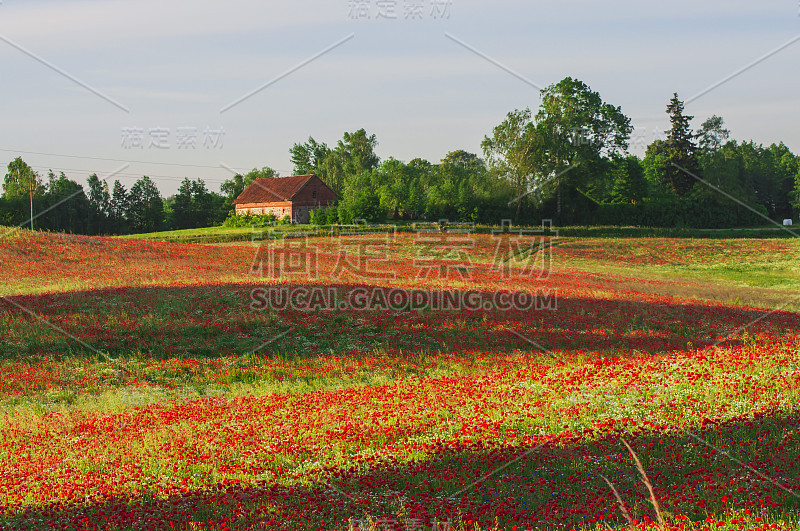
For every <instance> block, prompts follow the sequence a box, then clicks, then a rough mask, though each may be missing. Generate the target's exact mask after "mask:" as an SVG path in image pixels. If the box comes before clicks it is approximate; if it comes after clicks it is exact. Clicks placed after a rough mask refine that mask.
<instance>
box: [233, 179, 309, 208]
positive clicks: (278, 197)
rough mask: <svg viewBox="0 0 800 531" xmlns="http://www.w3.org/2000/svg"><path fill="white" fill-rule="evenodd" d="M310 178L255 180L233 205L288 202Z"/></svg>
mask: <svg viewBox="0 0 800 531" xmlns="http://www.w3.org/2000/svg"><path fill="white" fill-rule="evenodd" d="M312 177H314V175H313V174H312V175H293V176H291V177H272V178H266V177H265V178H262V179H256V180H255V181H253V184H251V185H250V186H248V187H247V188H245V189H244V191H243V192H242V193H241V194H239V197H237V198H236V200H234V202H233V204H234V205H240V204H244V203H274V202H277V201H290V200H291V199H292V197H293V196H294V195H295V194H296V193H297V192H299V191H300V189H301V188H303V186H305V184H306V183H307V182H308V181H309V180H311V178H312Z"/></svg>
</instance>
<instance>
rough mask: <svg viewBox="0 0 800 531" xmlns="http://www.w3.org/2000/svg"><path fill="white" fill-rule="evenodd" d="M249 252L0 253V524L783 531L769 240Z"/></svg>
mask: <svg viewBox="0 0 800 531" xmlns="http://www.w3.org/2000/svg"><path fill="white" fill-rule="evenodd" d="M260 243H261V244H260V245H225V246H213V245H188V244H167V243H159V242H143V241H137V240H132V239H115V238H93V237H75V236H64V235H50V234H41V233H31V232H27V231H20V232H18V233H16V234H14V235H13V236H10V237H6V238H4V239H3V240H0V267H1V268H2V271H3V276H2V280H0V296H2V299H0V375H2V377H1V378H0V411H2V416H0V426H1V428H0V437H2V442H0V528H3V529H120V530H121V529H276V530H277V529H280V530H302V529H313V530H367V529H374V530H385V529H392V530H425V531H427V530H432V529H436V530H444V529H452V530H470V531H472V530H490V529H498V530H517V531H521V530H527V529H566V530H569V529H592V530H595V529H608V528H612V529H645V528H651V529H709V530H711V529H797V528H799V527H800V526H798V515H800V444H799V443H800V405H798V404H800V314H797V313H794V312H790V311H786V309H788V308H793V307H794V306H792V304H793V302H794V301H795V300H796V298H797V296H798V293H800V291H798V290H797V287H798V286H797V284H796V281H795V280H794V276H796V271H793V270H792V269H791V267H792V265H793V264H795V263H797V259H798V254H800V245H797V242H795V241H794V240H770V241H761V240H703V241H700V240H677V239H674V240H670V239H650V240H648V239H640V240H637V239H599V238H598V239H578V238H555V237H551V236H550V235H541V236H539V235H532V236H530V237H529V238H528V239H527V240H525V239H523V240H519V241H517V240H514V238H510V237H508V235H502V234H494V235H492V234H487V235H478V234H468V235H464V234H460V233H458V232H457V231H454V232H452V233H446V234H438V235H428V236H426V238H420V236H419V235H418V234H417V235H414V234H396V235H391V237H389V236H386V235H379V234H373V235H344V236H339V237H322V236H314V237H303V238H297V239H295V240H289V239H280V240H276V241H270V240H269V239H265V240H262V241H261V242H260ZM626 443H627V444H629V445H630V448H631V450H629V449H628V448H627V446H626ZM637 460H638V463H637ZM640 468H641V469H640Z"/></svg>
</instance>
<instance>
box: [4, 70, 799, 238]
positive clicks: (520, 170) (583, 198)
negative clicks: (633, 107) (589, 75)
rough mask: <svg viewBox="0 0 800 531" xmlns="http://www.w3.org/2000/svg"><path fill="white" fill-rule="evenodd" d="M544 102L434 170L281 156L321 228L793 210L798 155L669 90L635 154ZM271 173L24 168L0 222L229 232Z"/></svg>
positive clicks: (351, 149) (10, 177) (550, 94)
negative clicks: (221, 175)
mask: <svg viewBox="0 0 800 531" xmlns="http://www.w3.org/2000/svg"><path fill="white" fill-rule="evenodd" d="M541 96H542V97H541V104H540V106H539V108H538V109H537V111H536V113H535V114H534V113H533V112H532V111H531V110H530V109H522V110H519V109H518V110H514V111H512V112H509V113H508V114H507V115H506V118H505V119H504V120H503V121H502V122H501V123H500V124H498V125H497V126H496V127H494V128H493V130H492V131H491V133H490V134H489V135H487V136H486V137H485V138H484V139H483V141H482V142H481V150H482V153H481V155H482V156H481V155H478V154H474V153H469V152H467V151H464V150H456V151H452V152H450V153H448V154H447V155H445V157H444V158H443V159H442V160H440V161H439V162H438V163H431V162H429V161H427V160H424V159H422V158H415V159H413V160H411V161H409V162H407V163H406V162H403V161H400V160H397V159H395V158H393V157H389V158H388V159H386V160H383V161H381V160H380V158H379V157H378V156H377V154H376V153H375V148H376V147H377V145H378V142H377V138H376V136H375V135H374V134H373V135H370V134H369V133H367V132H366V131H365V130H364V129H360V130H358V131H355V132H345V133H344V135H343V137H342V139H341V140H339V141H338V142H337V143H336V144H335V145H334V146H328V145H327V144H326V143H325V142H321V141H318V140H316V139H314V138H313V137H309V138H308V140H307V141H305V142H298V143H295V144H294V145H293V146H292V148H291V149H290V150H289V153H290V156H291V161H292V164H293V167H294V173H295V174H309V173H314V174H316V175H318V176H319V177H320V178H321V179H322V180H323V181H324V182H325V183H326V184H328V186H330V187H331V188H332V189H333V190H334V191H335V192H336V194H337V195H338V197H339V200H338V202H337V204H336V205H335V207H334V208H329V209H327V210H326V211H325V212H324V213H323V212H320V213H317V214H316V215H314V216H313V218H312V222H313V223H318V224H330V223H350V222H352V221H353V220H354V219H366V220H370V221H385V220H387V219H393V220H439V219H448V220H451V221H471V222H477V223H490V224H496V223H499V222H500V220H502V219H512V220H514V221H515V222H516V223H518V224H538V223H539V222H540V221H541V220H542V219H552V220H554V222H555V223H556V224H558V225H574V224H578V225H640V226H651V227H704V228H726V227H735V226H748V225H759V224H765V223H767V221H768V220H772V221H776V222H780V220H781V219H783V218H792V217H793V215H794V213H796V212H797V211H798V210H800V157H798V156H797V155H795V154H793V153H792V152H791V151H790V150H789V148H788V147H787V146H786V145H785V144H783V143H782V142H781V143H778V144H774V143H773V144H771V145H769V146H766V147H765V146H763V145H761V144H756V143H755V142H753V141H736V140H731V139H730V138H729V137H730V132H729V131H728V130H727V129H725V123H724V120H723V119H722V118H721V117H719V116H711V117H710V118H708V119H707V120H706V121H704V122H703V123H702V124H701V125H700V126H699V128H698V129H697V130H693V129H692V127H691V121H692V120H693V117H692V116H688V115H686V114H685V110H684V105H683V103H682V102H681V101H680V99H679V98H678V95H677V94H674V95H673V97H672V98H671V99H670V101H669V102H668V103H667V105H666V112H667V114H668V116H669V119H670V129H669V130H668V131H665V133H666V137H665V138H664V139H660V140H654V141H653V142H652V143H651V144H650V145H649V146H647V149H646V152H645V155H644V157H643V158H639V157H637V156H636V155H633V154H631V153H630V152H629V142H630V135H631V133H632V130H633V128H632V126H631V120H630V118H628V117H627V116H625V114H624V113H623V112H622V109H621V107H618V106H614V105H611V104H609V103H606V102H605V101H603V100H602V98H601V97H600V95H599V94H598V93H597V92H594V91H592V90H591V88H590V87H588V86H587V85H586V84H585V83H583V82H582V81H580V80H577V79H573V78H570V77H567V78H565V79H563V80H561V81H560V82H558V83H556V84H553V85H550V86H548V87H547V88H545V89H543V90H542V93H541ZM276 176H278V173H277V172H275V171H274V170H272V169H271V168H269V167H264V168H261V169H253V170H252V171H250V172H248V173H246V174H237V175H235V176H234V177H232V178H231V179H228V180H226V181H225V182H224V183H223V184H222V185H221V186H220V190H219V192H213V191H209V190H208V189H207V187H206V185H205V183H204V182H203V181H202V180H201V179H194V180H191V179H189V178H185V179H184V180H183V181H182V183H181V185H180V187H179V189H178V192H177V193H176V194H174V195H172V196H169V197H167V198H164V197H163V196H162V195H161V193H160V192H159V190H158V188H157V186H156V184H155V183H154V182H153V180H152V179H150V178H149V177H147V176H144V177H142V178H141V179H139V180H138V181H136V182H135V183H134V184H133V185H132V186H131V187H130V189H126V188H125V187H124V186H123V185H122V184H121V183H120V182H119V181H114V183H113V184H111V185H110V184H109V183H108V182H106V181H101V180H100V179H99V178H98V177H97V175H92V176H90V177H89V179H88V181H87V190H84V188H83V187H82V186H81V185H80V184H78V183H77V182H75V181H73V180H71V179H69V178H67V177H66V176H65V175H64V174H63V173H60V174H59V175H55V174H54V173H53V172H52V171H50V172H48V175H47V179H46V180H45V179H43V178H42V177H41V176H40V175H39V174H38V173H37V172H35V171H33V170H32V169H31V168H30V167H29V166H28V165H27V164H26V163H25V162H24V161H23V160H22V159H21V158H16V159H15V160H14V161H12V162H11V163H10V164H9V165H8V173H7V174H6V176H5V180H4V183H3V194H2V197H0V225H19V224H23V223H25V222H26V220H28V219H29V218H30V217H31V216H30V212H31V211H33V212H34V214H35V215H36V216H37V217H36V220H35V226H36V227H37V228H42V229H48V230H55V231H64V232H72V233H83V234H128V233H140V232H153V231H158V230H169V229H187V228H196V227H205V226H213V225H219V224H223V223H228V224H235V223H236V222H237V221H238V222H239V223H241V222H242V221H243V220H242V219H240V218H236V217H235V216H234V215H233V200H234V199H235V198H236V197H237V196H238V195H239V194H240V193H241V192H242V191H243V190H244V189H245V188H246V187H247V186H248V185H249V184H251V183H252V182H253V180H255V179H257V178H259V177H276Z"/></svg>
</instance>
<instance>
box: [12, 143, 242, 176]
mask: <svg viewBox="0 0 800 531" xmlns="http://www.w3.org/2000/svg"><path fill="white" fill-rule="evenodd" d="M0 151H6V152H9V153H24V154H25V155H43V156H47V157H67V158H71V159H87V160H103V161H109V162H129V163H131V164H154V165H157V166H182V167H185V168H209V169H214V170H218V169H220V166H205V165H202V164H179V163H177V162H150V161H146V160H129V159H107V158H103V157H86V156H83V155H62V154H59V153H44V152H41V151H23V150H21V149H5V148H0ZM233 169H234V170H241V171H245V172H247V171H250V170H245V169H243V168H233Z"/></svg>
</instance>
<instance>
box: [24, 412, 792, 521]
mask: <svg viewBox="0 0 800 531" xmlns="http://www.w3.org/2000/svg"><path fill="white" fill-rule="evenodd" d="M798 426H800V416H798V414H797V413H793V414H789V415H787V414H779V413H772V414H759V415H756V416H755V417H754V418H739V419H733V420H730V421H727V422H723V423H719V424H715V423H709V424H706V425H705V426H703V427H694V428H692V430H693V431H688V430H680V429H671V430H668V431H665V430H659V431H650V432H644V431H639V432H638V434H636V429H635V428H631V427H629V430H631V431H632V432H633V433H630V432H628V434H627V435H625V436H626V437H627V438H628V440H629V441H630V442H631V445H632V446H633V448H634V450H635V452H636V454H637V455H638V457H639V458H640V459H641V461H642V463H643V467H644V469H645V471H646V474H647V476H648V478H649V480H650V482H651V483H652V485H653V488H654V492H655V495H656V498H657V500H658V502H659V504H660V507H661V511H662V516H663V517H664V518H665V519H666V520H667V521H670V520H674V519H675V516H676V515H685V516H688V517H689V518H690V519H692V520H696V521H697V520H703V519H705V518H706V516H707V515H708V514H714V513H716V514H720V513H721V512H724V511H726V510H737V511H739V516H740V517H742V518H744V519H745V520H747V521H750V522H751V523H755V520H754V519H755V518H756V517H760V518H773V519H774V518H778V517H784V514H785V513H789V514H790V515H792V516H791V517H790V518H791V520H792V521H795V522H796V518H797V514H798V506H800V500H799V499H798V497H797V495H796V494H795V493H796V492H798V491H800V473H799V472H798V456H799V455H800V444H798V443H800V435H798ZM621 436H622V432H621V431H616V432H615V431H613V430H609V429H605V430H602V429H600V430H597V431H594V432H592V433H588V432H587V433H584V434H581V435H576V434H570V433H563V434H561V435H560V436H559V437H558V438H554V439H550V440H547V441H545V440H544V439H543V440H542V441H541V442H539V443H537V442H535V441H534V442H528V443H523V442H521V443H520V444H514V445H509V444H508V443H498V444H499V446H496V447H495V448H493V449H488V448H486V446H481V445H476V444H471V443H468V442H463V443H449V444H446V445H445V444H437V443H436V442H435V441H430V442H428V443H427V444H426V445H421V444H420V443H419V442H417V443H416V444H417V446H418V447H419V446H425V447H426V450H427V457H426V458H424V459H422V460H419V461H416V462H411V463H398V462H383V463H381V462H377V461H375V460H374V459H367V460H365V461H361V462H360V463H359V460H356V459H354V460H353V462H354V465H353V466H352V468H350V469H349V470H336V471H331V472H330V474H327V475H325V476H324V479H320V478H319V477H310V480H311V482H310V483H306V484H305V485H297V484H296V485H294V486H293V485H291V484H289V483H287V482H285V481H279V482H277V483H270V484H267V483H259V484H257V485H242V484H236V483H230V484H227V485H216V486H214V487H212V488H210V489H207V490H203V491H185V492H180V493H175V494H174V495H172V496H170V497H169V498H167V499H155V500H154V499H149V500H145V499H141V498H140V499H131V498H130V497H127V496H125V497H111V498H108V499H106V500H104V501H98V500H95V501H89V502H87V503H81V504H78V505H69V504H66V505H50V506H45V507H41V506H38V507H35V506H30V507H27V508H26V509H25V510H24V511H23V512H21V514H17V515H16V516H14V518H13V520H12V522H13V524H14V527H15V528H18V529H34V528H39V527H40V526H41V525H42V523H47V525H48V526H50V527H58V528H67V527H68V526H69V525H72V526H75V527H76V528H81V529H90V528H93V527H99V528H103V529H109V528H112V529H117V528H124V529H151V528H158V529H167V528H171V527H173V526H174V527H175V528H178V529H205V528H208V529H210V528H213V529H218V528H225V527H226V526H227V528H231V529H347V528H348V521H350V522H351V523H352V522H356V525H358V523H359V522H361V523H362V525H363V523H364V522H366V521H367V518H368V517H369V518H371V519H372V521H373V522H374V519H381V520H380V523H381V524H382V527H381V526H379V527H378V528H377V529H397V530H399V529H436V527H434V526H435V525H436V522H451V523H457V522H459V521H461V522H463V523H467V524H469V527H468V529H473V526H472V523H474V522H478V523H480V524H481V525H483V526H487V527H488V526H490V525H494V524H495V522H497V523H499V526H500V528H501V529H512V525H517V526H521V527H517V528H516V529H553V528H566V529H570V528H571V527H579V526H581V525H589V526H594V525H598V526H599V528H602V525H600V523H601V522H607V523H609V524H612V525H616V524H622V523H624V519H623V516H622V511H621V510H620V507H619V505H618V503H617V501H616V498H615V495H614V493H613V492H612V490H611V489H610V488H609V487H608V485H607V484H606V482H605V481H604V480H603V478H602V476H605V477H606V478H607V479H608V480H609V481H610V482H611V483H612V484H613V485H614V488H615V489H616V490H617V493H618V495H619V496H620V498H621V499H622V500H623V501H624V504H625V510H626V511H627V512H628V513H629V514H630V516H631V517H632V518H634V519H637V520H639V521H642V520H646V519H648V518H649V519H651V520H654V519H655V518H656V514H655V511H654V510H653V505H652V504H651V502H650V498H649V496H648V494H647V490H646V489H645V487H644V486H643V484H642V477H641V475H640V474H639V473H638V472H637V470H636V467H635V465H634V462H633V459H632V458H631V455H630V454H629V453H628V452H627V450H626V449H625V447H624V446H623V444H622V443H621V440H620V437H621ZM715 448H717V449H719V450H720V451H719V452H718V451H717V450H715ZM723 449H724V450H723ZM601 475H602V476H601ZM310 476H313V474H312V475H310ZM307 477H309V476H307ZM745 511H748V512H750V513H752V516H747V512H745ZM745 520H743V521H745ZM193 522H195V523H193ZM196 522H204V523H205V525H203V524H200V523H196ZM414 526H417V527H414ZM442 528H443V527H442V526H440V527H438V529H442ZM485 528H486V527H484V529H485ZM592 528H593V527H592ZM355 529H367V527H366V526H365V527H355ZM453 529H455V527H454V528H453Z"/></svg>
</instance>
